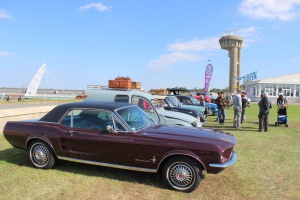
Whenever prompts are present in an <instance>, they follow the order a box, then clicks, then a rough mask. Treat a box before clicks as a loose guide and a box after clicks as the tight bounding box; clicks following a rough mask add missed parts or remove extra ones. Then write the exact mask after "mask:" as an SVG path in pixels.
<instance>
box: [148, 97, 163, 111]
mask: <svg viewBox="0 0 300 200" xmlns="http://www.w3.org/2000/svg"><path fill="white" fill-rule="evenodd" d="M150 101H151V103H152V105H153V106H154V108H155V109H160V108H162V105H161V103H160V102H159V101H158V100H157V99H151V100H150Z"/></svg>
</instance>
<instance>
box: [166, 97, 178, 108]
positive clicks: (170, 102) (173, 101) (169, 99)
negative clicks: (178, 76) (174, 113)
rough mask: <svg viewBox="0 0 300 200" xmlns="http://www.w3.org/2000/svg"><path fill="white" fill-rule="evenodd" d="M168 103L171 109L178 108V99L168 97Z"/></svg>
mask: <svg viewBox="0 0 300 200" xmlns="http://www.w3.org/2000/svg"><path fill="white" fill-rule="evenodd" d="M166 101H167V102H168V103H169V104H170V106H171V107H178V104H177V102H176V99H174V98H173V97H166Z"/></svg>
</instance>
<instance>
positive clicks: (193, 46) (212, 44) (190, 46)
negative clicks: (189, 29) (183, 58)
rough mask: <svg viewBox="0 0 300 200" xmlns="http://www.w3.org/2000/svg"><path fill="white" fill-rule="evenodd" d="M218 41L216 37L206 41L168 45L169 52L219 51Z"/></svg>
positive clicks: (197, 40) (198, 40)
mask: <svg viewBox="0 0 300 200" xmlns="http://www.w3.org/2000/svg"><path fill="white" fill-rule="evenodd" d="M219 39H220V38H217V37H213V38H209V39H207V40H200V39H195V40H192V41H189V42H179V43H175V44H170V45H168V50H169V51H210V50H213V49H219V48H220V45H219Z"/></svg>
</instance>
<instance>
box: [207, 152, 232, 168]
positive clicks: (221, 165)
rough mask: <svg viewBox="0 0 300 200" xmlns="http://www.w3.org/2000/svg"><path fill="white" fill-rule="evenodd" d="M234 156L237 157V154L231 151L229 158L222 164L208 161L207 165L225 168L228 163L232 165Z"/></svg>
mask: <svg viewBox="0 0 300 200" xmlns="http://www.w3.org/2000/svg"><path fill="white" fill-rule="evenodd" d="M236 158H237V154H236V153H235V152H234V151H233V152H232V156H231V159H230V160H229V161H228V162H226V163H223V164H216V163H210V164H209V166H210V167H217V168H226V167H228V166H230V165H233V164H234V163H235V161H236Z"/></svg>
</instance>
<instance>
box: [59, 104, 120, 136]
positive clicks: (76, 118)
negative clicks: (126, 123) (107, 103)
mask: <svg viewBox="0 0 300 200" xmlns="http://www.w3.org/2000/svg"><path fill="white" fill-rule="evenodd" d="M61 124H62V125H64V126H67V127H73V128H80V129H90V130H99V131H106V129H107V126H112V127H113V128H114V129H116V130H119V131H126V129H125V128H124V127H123V126H122V125H121V124H120V123H119V122H117V121H116V120H115V119H114V117H113V115H112V114H111V112H110V111H107V110H97V109H74V110H71V111H69V112H68V114H67V115H66V116H65V118H64V119H63V120H62V121H61ZM115 127H116V128H115Z"/></svg>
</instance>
